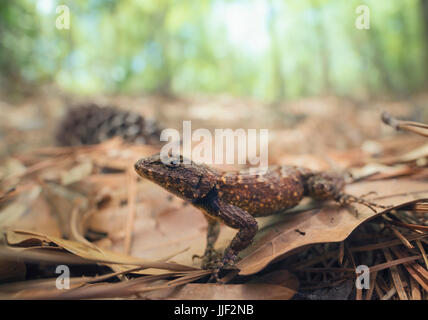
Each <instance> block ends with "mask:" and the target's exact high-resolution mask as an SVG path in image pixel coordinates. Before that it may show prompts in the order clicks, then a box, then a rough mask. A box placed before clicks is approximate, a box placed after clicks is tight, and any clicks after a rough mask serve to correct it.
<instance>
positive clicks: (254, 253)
mask: <svg viewBox="0 0 428 320" xmlns="http://www.w3.org/2000/svg"><path fill="white" fill-rule="evenodd" d="M403 190H405V192H403ZM346 191H347V192H348V193H350V194H353V195H356V196H359V195H363V194H367V193H368V192H371V191H376V192H377V195H376V196H375V197H373V198H371V199H370V200H372V201H375V202H376V203H378V204H381V205H387V206H393V207H394V208H396V207H399V206H403V205H406V204H410V203H413V202H416V201H418V200H422V199H427V198H428V185H427V184H426V183H423V182H418V181H413V180H405V179H401V180H395V179H392V180H384V181H374V182H362V183H358V184H354V185H349V186H348V187H347V188H346ZM354 206H355V208H356V209H357V210H358V213H359V215H358V217H356V216H355V214H354V213H353V212H352V211H351V210H349V209H348V208H346V207H342V208H341V207H339V206H337V205H335V204H332V205H331V206H330V205H325V206H323V208H322V209H314V210H310V211H307V212H302V213H298V214H294V213H291V214H287V213H285V214H282V215H280V216H276V217H272V218H271V219H272V220H270V222H269V221H268V222H267V223H266V224H264V225H263V226H261V228H260V229H261V230H260V231H259V234H258V235H257V236H256V239H255V242H254V244H253V246H252V247H251V248H249V249H247V250H246V252H245V253H246V256H245V257H244V258H243V259H242V260H241V261H240V262H238V263H237V267H238V268H239V269H240V274H241V275H249V274H253V273H256V272H258V271H260V270H261V269H263V268H264V267H265V266H267V265H268V264H269V263H271V262H272V261H275V260H278V259H279V258H281V257H283V256H284V255H285V254H287V253H289V252H290V251H292V250H294V249H297V248H299V247H302V246H305V245H309V244H315V243H322V242H338V241H343V240H344V239H346V238H347V237H348V236H349V234H350V233H351V232H352V231H353V230H354V229H355V228H357V227H358V226H359V225H360V224H361V223H363V222H365V221H367V220H369V219H372V218H374V217H375V216H376V215H377V214H375V213H374V212H373V211H371V210H370V209H369V208H367V207H365V206H362V205H359V204H355V205H354ZM378 210H379V209H378ZM382 211H383V210H382ZM382 211H381V210H379V212H378V214H379V213H381V212H382ZM245 253H244V254H245Z"/></svg>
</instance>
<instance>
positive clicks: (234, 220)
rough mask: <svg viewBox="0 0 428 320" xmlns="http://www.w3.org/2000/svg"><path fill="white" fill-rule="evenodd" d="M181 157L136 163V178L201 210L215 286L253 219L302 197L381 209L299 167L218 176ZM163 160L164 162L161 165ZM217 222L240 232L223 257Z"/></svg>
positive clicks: (253, 226) (249, 237)
mask: <svg viewBox="0 0 428 320" xmlns="http://www.w3.org/2000/svg"><path fill="white" fill-rule="evenodd" d="M184 159H185V158H183V156H182V155H168V159H167V161H165V159H163V158H162V157H161V154H160V153H158V154H155V155H153V156H150V157H146V158H142V159H140V160H138V161H137V162H136V163H135V165H134V167H135V170H136V172H137V174H138V175H139V176H141V177H143V178H146V179H148V180H150V181H152V182H154V183H156V184H158V185H160V186H161V187H163V188H164V189H166V190H167V191H169V192H170V193H172V194H174V195H176V196H178V197H180V198H182V199H183V200H185V201H187V202H190V203H191V204H192V205H193V206H194V207H196V208H198V209H199V210H201V211H202V212H203V213H204V215H205V217H206V219H207V221H208V231H207V243H206V249H205V252H204V254H203V256H201V257H200V256H196V255H195V256H193V258H195V257H199V258H201V259H202V268H203V269H211V270H212V277H211V278H215V279H216V280H217V281H220V280H219V278H218V273H219V271H220V270H221V269H223V268H227V267H233V265H234V263H235V262H236V260H237V258H238V254H239V252H241V251H242V250H244V249H245V248H246V247H248V246H249V245H250V244H251V242H252V241H253V238H254V237H255V235H256V233H257V231H258V224H257V221H256V219H255V218H257V217H263V216H269V215H273V214H276V213H282V212H284V211H286V210H287V209H290V208H293V207H295V206H297V205H298V204H299V203H300V201H301V200H302V199H303V198H304V197H306V196H307V197H310V198H312V199H315V200H321V201H323V200H334V201H336V202H337V203H339V204H340V205H350V204H352V203H360V204H363V205H365V206H367V207H369V208H370V209H372V210H373V211H375V212H376V210H375V209H373V207H380V208H385V207H384V206H381V205H378V204H375V203H372V202H369V201H366V200H365V199H364V198H362V197H355V196H352V195H350V194H347V193H345V192H344V191H343V189H344V187H345V185H346V183H345V179H344V177H343V175H341V174H338V173H333V172H317V171H312V170H310V169H307V168H303V167H298V166H286V165H282V166H269V167H268V169H267V171H265V172H263V173H262V172H261V173H260V174H258V173H254V172H251V174H250V171H249V169H244V170H241V171H237V172H220V171H218V170H216V169H214V168H212V167H209V166H207V165H204V164H197V163H195V162H193V161H184ZM163 160H164V161H163ZM220 223H224V224H225V225H227V226H229V227H231V228H234V229H238V232H237V234H236V235H235V237H234V238H233V239H232V241H231V242H230V244H229V246H228V247H227V248H226V249H225V251H224V253H223V254H222V255H221V254H220V253H219V252H217V251H216V250H215V249H214V245H215V242H216V240H217V238H218V236H219V232H220Z"/></svg>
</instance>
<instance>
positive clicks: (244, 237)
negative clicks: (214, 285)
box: [195, 193, 258, 280]
mask: <svg viewBox="0 0 428 320" xmlns="http://www.w3.org/2000/svg"><path fill="white" fill-rule="evenodd" d="M195 205H196V204H195ZM197 206H198V207H199V208H200V209H203V210H204V211H205V212H206V213H208V214H209V215H210V216H213V217H215V218H217V219H218V220H220V221H222V222H223V223H224V224H225V225H227V226H229V227H231V228H234V229H238V230H239V231H238V233H237V234H236V235H235V237H234V238H233V239H232V241H231V243H230V244H229V246H228V247H227V248H226V250H225V251H224V253H223V257H222V259H221V262H220V264H219V265H218V266H217V267H216V268H215V269H214V270H213V276H212V277H211V278H215V279H216V280H218V272H219V271H220V269H222V268H224V267H227V266H231V265H233V264H234V262H235V261H236V259H237V257H238V254H239V252H241V251H242V250H244V249H245V248H246V247H248V246H249V245H250V244H251V242H252V241H253V238H254V236H255V235H256V233H257V230H258V224H257V221H256V219H254V217H253V216H252V215H251V214H249V213H248V212H247V211H245V210H243V209H241V208H239V207H237V206H234V205H231V204H229V203H226V202H224V201H222V200H220V199H219V198H218V197H217V195H216V193H212V194H209V195H208V196H207V197H206V198H205V199H204V200H203V201H201V202H200V203H198V205H197Z"/></svg>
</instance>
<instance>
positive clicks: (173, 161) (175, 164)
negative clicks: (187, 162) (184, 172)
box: [168, 158, 180, 167]
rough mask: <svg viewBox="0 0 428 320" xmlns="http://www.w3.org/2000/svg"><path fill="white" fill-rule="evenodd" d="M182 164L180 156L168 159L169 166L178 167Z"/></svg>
mask: <svg viewBox="0 0 428 320" xmlns="http://www.w3.org/2000/svg"><path fill="white" fill-rule="evenodd" d="M179 165H180V158H170V159H169V161H168V166H171V167H178V166H179Z"/></svg>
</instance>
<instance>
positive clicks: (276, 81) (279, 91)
mask: <svg viewBox="0 0 428 320" xmlns="http://www.w3.org/2000/svg"><path fill="white" fill-rule="evenodd" d="M276 11H277V8H275V6H274V3H273V0H271V1H269V22H268V28H269V35H270V41H271V50H270V51H271V59H272V82H273V90H274V94H273V103H272V105H273V106H276V105H278V103H279V102H281V101H282V100H284V99H285V85H286V84H285V83H286V81H285V78H284V74H283V71H282V61H281V47H280V44H279V41H278V35H277V31H276V22H277V16H278V13H277V12H276Z"/></svg>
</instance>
